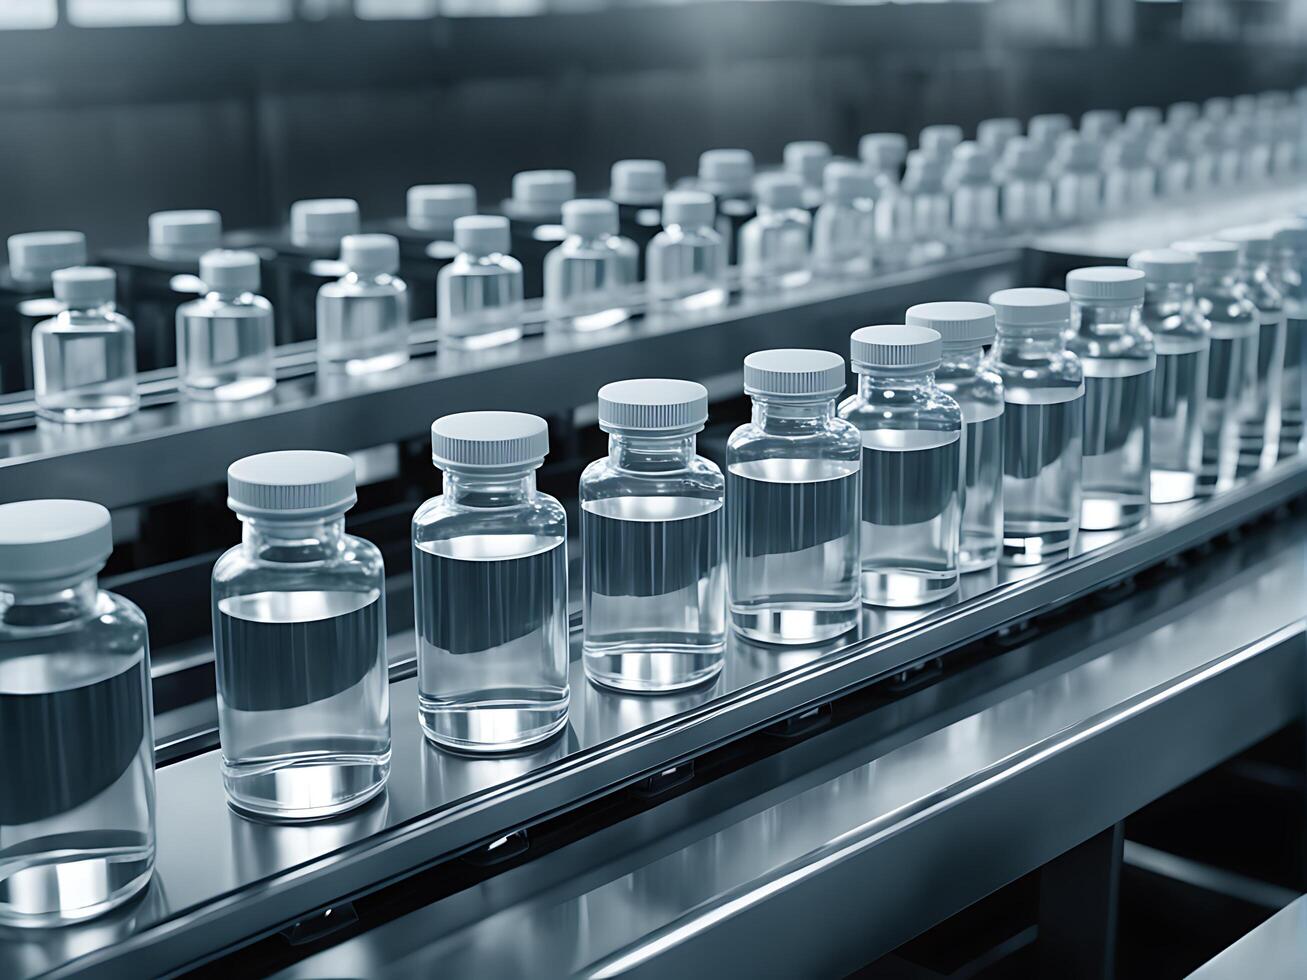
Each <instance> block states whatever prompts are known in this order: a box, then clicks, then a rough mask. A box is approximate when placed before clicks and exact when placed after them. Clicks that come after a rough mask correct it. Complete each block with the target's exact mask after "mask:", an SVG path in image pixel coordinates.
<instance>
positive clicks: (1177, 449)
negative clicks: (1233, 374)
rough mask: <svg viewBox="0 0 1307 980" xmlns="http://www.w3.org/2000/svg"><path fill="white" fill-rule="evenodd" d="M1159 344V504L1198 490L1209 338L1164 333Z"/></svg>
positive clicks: (1155, 493) (1155, 428)
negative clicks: (1180, 336)
mask: <svg viewBox="0 0 1307 980" xmlns="http://www.w3.org/2000/svg"><path fill="white" fill-rule="evenodd" d="M1155 343H1156V345H1157V368H1156V370H1155V371H1154V373H1153V408H1152V422H1151V426H1152V433H1151V439H1152V457H1153V458H1152V477H1151V481H1150V497H1151V498H1152V502H1153V503H1155V504H1171V503H1176V502H1178V501H1181V500H1190V499H1192V498H1193V497H1194V496H1196V495H1197V493H1198V474H1199V472H1200V471H1201V469H1202V459H1203V451H1202V408H1203V402H1204V399H1205V398H1206V396H1207V355H1208V344H1209V341H1208V340H1207V339H1206V338H1205V337H1196V338H1190V337H1185V338H1175V339H1171V338H1168V337H1166V336H1165V335H1162V336H1158V337H1157V338H1155Z"/></svg>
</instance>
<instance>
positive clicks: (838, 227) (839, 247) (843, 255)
mask: <svg viewBox="0 0 1307 980" xmlns="http://www.w3.org/2000/svg"><path fill="white" fill-rule="evenodd" d="M824 187H825V193H826V200H825V203H823V204H822V205H821V207H819V208H818V209H817V213H816V215H815V216H814V217H813V221H812V264H813V268H814V269H815V270H816V272H817V274H818V275H822V276H827V277H829V278H832V279H839V278H843V277H854V278H856V277H859V276H866V275H868V274H869V273H870V272H871V257H872V256H871V251H872V242H873V240H874V238H875V235H876V228H875V224H874V223H873V222H874V211H873V201H874V198H875V194H876V182H875V180H874V178H873V177H872V175H871V172H870V171H869V170H867V168H865V167H863V166H861V165H860V164H857V163H853V162H852V161H848V160H836V161H835V162H834V163H830V164H827V166H826V175H825V178H824Z"/></svg>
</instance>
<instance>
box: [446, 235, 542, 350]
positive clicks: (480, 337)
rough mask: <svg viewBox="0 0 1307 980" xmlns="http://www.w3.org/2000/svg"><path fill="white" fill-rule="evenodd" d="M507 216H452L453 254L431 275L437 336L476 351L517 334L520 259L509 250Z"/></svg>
mask: <svg viewBox="0 0 1307 980" xmlns="http://www.w3.org/2000/svg"><path fill="white" fill-rule="evenodd" d="M510 242H511V237H510V234H509V224H508V219H507V218H503V217H500V216H499V215H489V214H474V215H467V216H466V217H462V218H455V219H454V244H455V245H456V246H457V248H458V255H456V256H455V257H454V261H453V262H451V263H449V264H448V265H446V266H445V267H444V268H442V269H441V270H440V272H439V273H438V274H437V276H436V312H437V314H438V315H439V317H440V339H441V342H442V343H443V344H445V345H446V346H447V347H453V348H457V349H461V350H481V349H483V348H486V347H498V346H499V345H500V344H511V343H512V342H513V341H515V340H520V339H521V337H522V315H523V312H524V301H523V296H524V293H523V291H522V264H521V263H520V262H518V261H517V259H515V258H513V256H511V255H509V254H508V249H509V246H510Z"/></svg>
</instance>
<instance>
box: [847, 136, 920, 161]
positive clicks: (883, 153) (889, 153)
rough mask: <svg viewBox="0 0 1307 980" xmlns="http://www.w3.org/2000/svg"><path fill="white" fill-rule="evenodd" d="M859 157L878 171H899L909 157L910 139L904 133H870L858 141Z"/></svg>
mask: <svg viewBox="0 0 1307 980" xmlns="http://www.w3.org/2000/svg"><path fill="white" fill-rule="evenodd" d="M858 156H859V158H861V160H862V162H863V163H865V164H867V165H868V166H870V167H874V168H875V169H876V170H897V169H898V168H899V167H901V166H903V161H904V160H906V159H907V156H908V138H907V137H906V136H904V135H903V134H902V133H868V134H867V135H866V136H864V137H862V139H860V140H858Z"/></svg>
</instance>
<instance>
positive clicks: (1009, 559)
mask: <svg viewBox="0 0 1307 980" xmlns="http://www.w3.org/2000/svg"><path fill="white" fill-rule="evenodd" d="M1075 537H1076V528H1075V526H1074V525H1072V524H1070V523H1067V524H1066V525H1065V526H1063V527H1060V528H1057V527H1054V528H1048V529H1046V530H1033V529H1032V530H1027V529H1025V528H1020V527H1012V526H1008V527H1006V528H1004V529H1003V564H1005V565H1042V564H1044V563H1046V562H1049V561H1053V560H1054V559H1058V558H1065V557H1066V556H1067V554H1068V553H1069V552H1070V551H1071V547H1072V545H1073V544H1074V543H1075Z"/></svg>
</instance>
